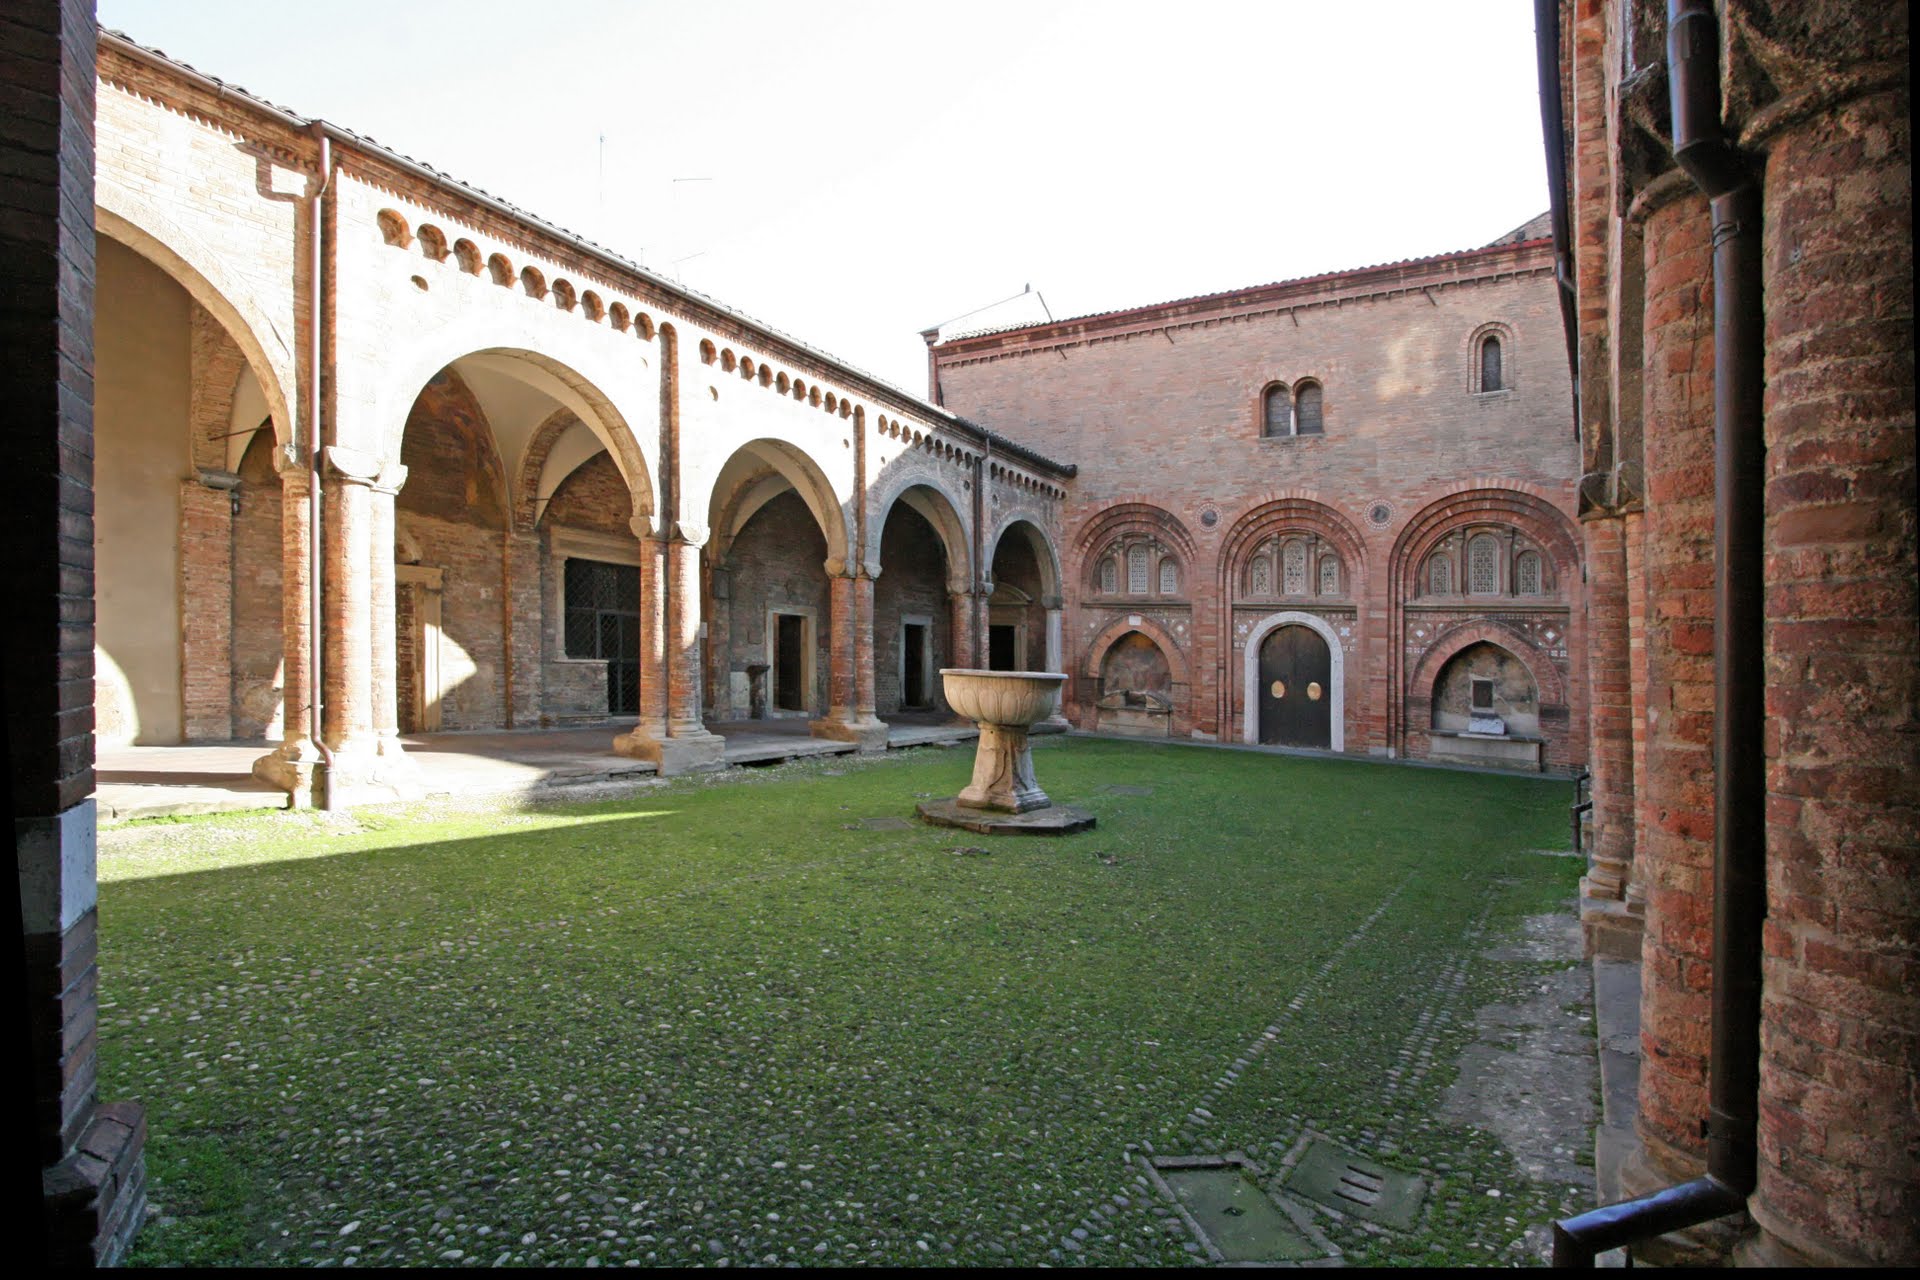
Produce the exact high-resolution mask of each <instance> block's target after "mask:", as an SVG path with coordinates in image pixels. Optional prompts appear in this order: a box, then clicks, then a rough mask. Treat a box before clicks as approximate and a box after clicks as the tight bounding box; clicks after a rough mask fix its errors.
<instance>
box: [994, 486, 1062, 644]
mask: <svg viewBox="0 0 1920 1280" xmlns="http://www.w3.org/2000/svg"><path fill="white" fill-rule="evenodd" d="M1053 563H1054V562H1053V559H1052V556H1051V551H1050V548H1049V547H1048V545H1047V543H1046V538H1045V535H1044V534H1042V533H1041V532H1040V530H1038V529H1036V528H1035V527H1034V526H1033V525H1031V524H1029V523H1028V522H1026V521H1024V520H1017V521H1015V522H1014V523H1012V524H1011V525H1008V526H1007V528H1006V530H1005V531H1004V532H1003V533H1002V534H1001V535H1000V541H999V543H998V544H997V545H996V546H995V547H994V550H993V594H992V596H990V597H989V598H988V600H987V643H986V658H987V661H986V663H985V664H984V665H985V666H986V667H987V668H988V669H989V670H992V671H1054V670H1058V669H1059V665H1058V664H1059V655H1058V654H1056V653H1052V652H1050V651H1049V649H1050V645H1049V640H1050V637H1049V636H1048V634H1047V606H1046V600H1047V597H1048V596H1050V595H1053V594H1055V593H1057V592H1058V590H1059V585H1058V579H1057V574H1056V573H1055V571H1054V568H1053Z"/></svg>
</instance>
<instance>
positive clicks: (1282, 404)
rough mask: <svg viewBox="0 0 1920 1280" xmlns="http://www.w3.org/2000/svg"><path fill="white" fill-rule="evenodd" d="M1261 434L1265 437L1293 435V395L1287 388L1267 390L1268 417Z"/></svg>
mask: <svg viewBox="0 0 1920 1280" xmlns="http://www.w3.org/2000/svg"><path fill="white" fill-rule="evenodd" d="M1260 434H1261V435H1265V436H1290V435H1292V434H1293V393H1292V392H1290V391H1288V390H1287V389H1286V388H1285V387H1281V386H1273V387H1269V388H1267V401H1266V417H1265V419H1264V421H1263V422H1262V424H1261V428H1260Z"/></svg>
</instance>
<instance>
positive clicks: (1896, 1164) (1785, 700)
mask: <svg viewBox="0 0 1920 1280" xmlns="http://www.w3.org/2000/svg"><path fill="white" fill-rule="evenodd" d="M1878 43H1879V45H1880V47H1881V48H1882V50H1884V49H1885V47H1886V46H1887V45H1889V44H1894V43H1896V42H1894V41H1890V40H1888V39H1887V38H1886V37H1884V36H1881V37H1878ZM1905 43H1906V42H1905V39H1904V33H1903V35H1902V38H1901V39H1899V40H1898V41H1897V46H1898V48H1899V50H1900V52H1899V54H1898V65H1900V66H1902V67H1904V65H1905V62H1906V58H1905V56H1904V47H1905ZM1899 74H1900V75H1901V76H1902V77H1904V72H1901V73H1899ZM1909 108H1910V104H1909V101H1908V95H1907V91H1906V88H1905V85H1904V79H1902V81H1901V84H1900V87H1899V88H1897V89H1887V90H1883V91H1881V92H1878V93H1876V94H1872V95H1870V96H1861V97H1856V98H1855V99H1854V100H1852V101H1850V102H1846V103H1843V104H1841V105H1839V106H1837V107H1834V108H1832V109H1829V110H1827V111H1823V112H1821V113H1819V114H1817V115H1814V116H1813V117H1811V118H1810V119H1807V120H1804V121H1803V122H1802V123H1800V124H1799V125H1797V126H1795V127H1793V128H1792V129H1791V130H1790V131H1787V132H1784V133H1783V134H1781V135H1780V136H1779V137H1777V138H1776V139H1775V140H1774V141H1773V145H1772V147H1771V148H1770V150H1769V152H1768V156H1767V167H1766V209H1765V217H1764V231H1763V235H1764V251H1763V252H1764V258H1763V262H1764V266H1763V270H1764V271H1765V290H1766V298H1767V331H1766V344H1767V363H1766V381H1767V401H1766V429H1767V475H1766V582H1767V586H1766V601H1765V610H1766V679H1767V726H1768V742H1767V756H1768V761H1767V764H1768V776H1767V791H1768V796H1767V887H1768V893H1767V900H1768V916H1767V925H1766V935H1765V956H1764V959H1763V973H1764V990H1763V996H1762V1012H1761V1017H1762V1027H1761V1033H1760V1035H1761V1045H1762V1058H1761V1064H1760V1170H1759V1174H1760V1177H1759V1187H1758V1189H1757V1191H1756V1193H1755V1194H1754V1196H1753V1197H1752V1199H1751V1200H1750V1201H1749V1209H1750V1211H1751V1213H1752V1215H1753V1219H1754V1221H1755V1222H1756V1223H1758V1224H1759V1226H1760V1227H1761V1235H1760V1237H1759V1238H1758V1240H1757V1241H1756V1242H1755V1243H1754V1245H1753V1246H1751V1248H1750V1249H1743V1250H1742V1253H1741V1257H1742V1260H1743V1261H1748V1262H1766V1263H1780V1262H1788V1263H1800V1264H1806V1263H1811V1264H1813V1265H1818V1266H1835V1265H1862V1266H1873V1265H1876V1264H1878V1265H1883V1266H1895V1267H1898V1266H1901V1265H1903V1264H1904V1265H1905V1266H1913V1265H1914V1264H1916V1263H1920V1113H1917V1112H1916V1110H1915V1104H1914V1099H1915V1083H1914V1067H1915V1063H1916V1061H1920V984H1916V982H1915V974H1916V973H1920V893H1916V886H1920V792H1917V791H1916V789H1915V781H1914V780H1915V778H1917V777H1920V716H1916V713H1915V705H1916V693H1920V626H1917V624H1916V618H1920V590H1917V589H1916V554H1917V551H1920V548H1917V547H1916V530H1915V524H1916V512H1915V498H1914V492H1915V490H1914V482H1915V438H1914V382H1913V380H1914V364H1913V358H1914V357H1913V205H1912V191H1913V188H1912V184H1911V157H1912V136H1911V118H1910V114H1909Z"/></svg>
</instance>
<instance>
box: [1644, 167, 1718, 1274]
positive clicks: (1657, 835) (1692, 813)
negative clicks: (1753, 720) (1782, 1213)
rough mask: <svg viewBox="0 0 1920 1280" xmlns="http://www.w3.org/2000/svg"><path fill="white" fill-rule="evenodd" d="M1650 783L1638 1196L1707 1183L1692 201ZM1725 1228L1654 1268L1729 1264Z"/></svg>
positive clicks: (1650, 355)
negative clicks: (1706, 1260) (1695, 1181)
mask: <svg viewBox="0 0 1920 1280" xmlns="http://www.w3.org/2000/svg"><path fill="white" fill-rule="evenodd" d="M1645 247H1646V255H1647V256H1646V268H1647V270H1646V307H1647V311H1646V325H1645V361H1646V363H1645V374H1644V379H1645V395H1646V414H1645V424H1646V426H1645V440H1644V444H1643V448H1644V452H1645V467H1646V516H1645V535H1646V536H1645V543H1646V546H1645V553H1646V578H1647V599H1648V602H1649V604H1648V614H1647V627H1646V651H1647V687H1648V700H1647V748H1646V757H1647V770H1646V776H1645V779H1644V782H1645V785H1644V786H1643V787H1642V788H1641V790H1640V793H1639V801H1640V804H1639V813H1638V815H1637V818H1636V822H1635V829H1636V834H1637V837H1638V840H1639V854H1640V857H1641V860H1642V867H1643V869H1644V871H1645V875H1646V894H1647V899H1646V924H1645V936H1644V941H1643V943H1642V949H1641V963H1642V968H1641V1003H1640V1029H1641V1037H1640V1038H1641V1067H1640V1097H1639V1102H1640V1107H1639V1115H1638V1118H1637V1130H1638V1134H1639V1137H1640V1139H1641V1142H1642V1146H1643V1149H1642V1151H1641V1152H1640V1153H1639V1154H1638V1155H1637V1156H1636V1157H1635V1158H1634V1159H1633V1160H1632V1161H1630V1163H1629V1167H1628V1168H1626V1169H1624V1170H1623V1171H1622V1175H1621V1185H1622V1187H1623V1189H1624V1190H1625V1191H1626V1192H1627V1193H1629V1194H1633V1195H1638V1194H1643V1193H1645V1192H1648V1191H1651V1190H1654V1189H1656V1188H1657V1187H1660V1186H1664V1185H1667V1184H1669V1183H1672V1182H1675V1181H1680V1180H1683V1179H1685V1178H1690V1177H1694V1176H1697V1175H1698V1174H1699V1172H1700V1171H1701V1169H1702V1168H1703V1167H1704V1157H1705V1144H1704V1142H1703V1141H1702V1139H1701V1135H1700V1129H1701V1122H1702V1121H1703V1120H1704V1119H1705V1118H1706V1114H1707V1055H1708V1039H1709V1032H1708V1008H1709V1003H1710V997H1711V993H1712V986H1713V970H1712V964H1711V961H1710V953H1711V950H1712V919H1713V776H1714V770H1713V563H1714V559H1713V474H1714V472H1713V298H1712V276H1713V270H1712V252H1713V250H1712V222H1711V218H1710V216H1709V214H1708V210H1707V203H1706V201H1705V200H1704V199H1702V198H1701V197H1699V196H1698V195H1696V194H1694V193H1693V192H1691V191H1690V190H1689V191H1687V192H1686V193H1684V194H1682V195H1679V196H1677V197H1675V198H1674V199H1672V201H1671V202H1670V203H1668V204H1666V205H1665V206H1663V207H1662V208H1660V209H1658V210H1657V211H1655V212H1653V213H1651V214H1649V215H1648V218H1647V221H1646V237H1645ZM1729 1230H1730V1228H1729V1227H1728V1226H1726V1225H1725V1224H1720V1225H1716V1226H1712V1227H1709V1228H1707V1229H1705V1230H1703V1231H1701V1232H1698V1233H1692V1234H1691V1235H1690V1236H1689V1237H1688V1238H1687V1239H1686V1240H1685V1241H1684V1242H1681V1241H1679V1240H1678V1238H1673V1239H1669V1240H1666V1241H1663V1242H1662V1243H1661V1244H1660V1245H1659V1246H1657V1247H1650V1248H1649V1249H1648V1250H1647V1251H1646V1252H1647V1255H1648V1256H1649V1258H1650V1260H1653V1261H1656V1262H1657V1261H1662V1260H1666V1261H1675V1260H1679V1259H1680V1258H1681V1257H1682V1256H1685V1254H1686V1253H1688V1252H1689V1251H1691V1250H1695V1249H1698V1248H1702V1247H1704V1248H1706V1249H1707V1250H1708V1251H1709V1252H1717V1251H1718V1250H1719V1249H1721V1248H1723V1247H1724V1244H1723V1243H1721V1242H1719V1241H1716V1239H1715V1237H1717V1236H1724V1235H1725V1234H1726V1233H1727V1232H1728V1231H1729Z"/></svg>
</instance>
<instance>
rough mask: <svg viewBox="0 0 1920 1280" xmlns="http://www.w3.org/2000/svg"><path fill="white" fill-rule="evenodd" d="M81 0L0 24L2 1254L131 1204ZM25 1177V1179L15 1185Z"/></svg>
mask: <svg viewBox="0 0 1920 1280" xmlns="http://www.w3.org/2000/svg"><path fill="white" fill-rule="evenodd" d="M95 30H96V29H95V25H94V12H93V5H92V3H91V0H29V2H26V3H20V4H15V5H11V6H9V8H8V11H7V17H6V21H5V23H3V24H0V52H4V58H0V66H3V67H4V70H3V71H0V74H3V75H4V77H5V82H6V93H7V99H6V108H5V124H4V126H3V127H0V171H3V172H5V173H6V175H7V177H6V180H5V181H4V182H0V255H4V258H5V261H6V263H7V287H6V289H5V290H3V291H0V350H4V351H5V352H6V359H5V360H4V361H0V396H4V403H5V404H6V405H7V409H8V415H9V417H8V430H6V431H5V432H0V468H4V469H5V473H6V475H7V476H8V477H9V479H10V481H11V482H12V487H11V491H10V493H9V495H8V505H7V519H6V520H5V521H4V522H0V586H4V589H5V592H6V600H7V626H6V627H5V628H4V630H3V631H0V711H4V720H3V723H4V728H5V737H4V740H3V741H0V774H3V775H4V780H5V790H4V791H0V795H3V796H4V797H5V804H6V811H5V813H4V814H0V819H3V821H0V827H4V828H5V830H6V831H7V833H8V836H9V839H8V848H9V850H10V851H11V859H10V860H11V863H12V865H11V867H10V868H9V870H8V871H7V872H6V873H5V875H4V877H3V878H0V883H4V885H5V891H6V895H7V899H8V902H9V905H8V907H7V910H8V911H9V912H11V913H12V914H13V916H14V918H15V919H16V920H17V921H18V922H19V928H20V930H21V945H20V946H19V947H17V948H14V947H10V948H8V949H7V950H8V958H7V959H6V960H4V961H0V966H4V969H5V977H6V981H4V982H0V992H4V993H5V997H4V998H5V1000H6V1005H5V1007H6V1011H7V1021H8V1024H9V1025H8V1027H7V1032H8V1034H7V1038H6V1043H7V1044H8V1046H9V1053H10V1057H11V1061H12V1063H13V1066H14V1071H13V1073H12V1074H13V1078H14V1079H15V1080H16V1081H24V1082H25V1083H24V1084H19V1083H17V1084H15V1086H14V1087H13V1088H12V1090H11V1091H10V1093H9V1097H10V1098H11V1103H10V1110H9V1112H8V1116H7V1118H8V1119H9V1120H10V1121H12V1128H13V1131H14V1133H15V1135H16V1136H15V1139H14V1141H13V1142H12V1143H11V1144H10V1148H9V1149H10V1152H11V1156H10V1159H9V1163H8V1168H9V1171H10V1172H12V1173H13V1174H14V1175H15V1176H14V1177H11V1178H9V1179H8V1180H7V1182H6V1185H5V1189H4V1191H0V1204H4V1205H5V1206H6V1207H7V1208H8V1209H9V1210H10V1212H9V1213H8V1215H7V1217H8V1220H9V1221H11V1222H12V1223H13V1224H14V1228H13V1230H12V1232H10V1237H9V1241H10V1244H11V1245H12V1248H13V1259H14V1263H15V1265H16V1266H19V1267H22V1268H24V1269H25V1270H27V1271H29V1272H33V1271H37V1270H40V1269H43V1268H45V1267H46V1266H48V1265H50V1264H51V1265H54V1266H96V1265H108V1264H112V1263H115V1262H118V1261H120V1260H121V1258H122V1257H124V1255H125V1253H126V1249H127V1246H128V1245H129V1243H130V1242H131V1240H132V1238H133V1235H134V1233H135V1232H136V1231H138V1230H139V1228H140V1223H141V1221H142V1219H143V1218H144V1217H145V1213H146V1173H145V1165H144V1161H143V1159H142V1150H143V1147H144V1144H145V1140H146V1123H145V1119H144V1113H143V1112H142V1110H141V1108H140V1107H139V1105H138V1104H134V1103H116V1104H106V1105H103V1104H101V1103H100V1102H99V1100H98V1095H97V1092H96V1088H95V1069H96V1055H95V1045H96V1037H97V1033H96V1030H95V1026H96V1019H97V1010H98V1003H97V997H96V994H95V969H94V954H95V947H96V930H97V928H98V921H99V917H98V914H97V911H96V908H95V898H96V892H97V888H96V879H95V870H94V868H95V838H96V830H95V807H94V801H93V799H92V798H91V797H92V792H93V786H94V775H93V705H92V703H93V591H94V576H93V564H94V561H93V501H94V498H93V443H94V442H93V311H92V304H93V282H94V234H93V205H94V199H93V115H94V90H95V84H96V78H95V71H94V54H95ZM36 1183H37V1185H35V1184H36Z"/></svg>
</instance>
